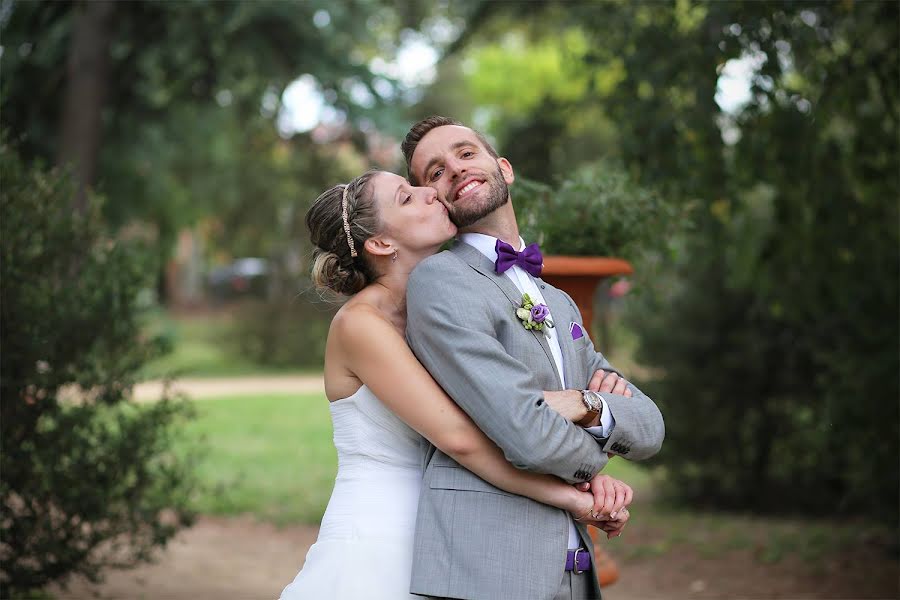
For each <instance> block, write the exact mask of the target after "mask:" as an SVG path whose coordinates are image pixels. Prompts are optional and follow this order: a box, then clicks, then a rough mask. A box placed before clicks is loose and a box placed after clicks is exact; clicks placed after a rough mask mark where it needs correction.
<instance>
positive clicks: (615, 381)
mask: <svg viewBox="0 0 900 600" xmlns="http://www.w3.org/2000/svg"><path fill="white" fill-rule="evenodd" d="M588 389H589V390H591V391H592V392H609V393H610V394H618V395H619V396H625V397H626V398H631V396H632V392H631V389H629V387H628V381H627V380H626V379H625V378H624V377H619V376H618V375H617V374H616V373H613V372H612V371H604V370H603V369H597V370H596V371H595V372H594V376H593V377H591V381H590V383H588Z"/></svg>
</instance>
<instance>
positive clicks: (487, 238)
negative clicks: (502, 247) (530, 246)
mask: <svg viewBox="0 0 900 600" xmlns="http://www.w3.org/2000/svg"><path fill="white" fill-rule="evenodd" d="M459 241H461V242H465V243H466V244H468V245H470V246H472V247H473V248H475V249H476V250H478V251H479V252H481V253H482V254H484V255H485V256H486V257H487V259H488V260H489V261H491V262H497V238H495V237H494V236H492V235H485V234H483V233H472V232H469V233H463V234H460V236H459ZM524 247H525V240H523V239H522V236H519V247H518V248H515V250H516V251H517V252H520V251H521V250H522V248H524Z"/></svg>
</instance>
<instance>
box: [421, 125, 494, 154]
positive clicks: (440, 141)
mask: <svg viewBox="0 0 900 600" xmlns="http://www.w3.org/2000/svg"><path fill="white" fill-rule="evenodd" d="M460 142H472V143H474V144H478V136H476V135H475V132H474V131H472V130H471V129H469V128H468V127H464V126H462V125H441V126H440V127H435V128H434V129H432V130H431V131H429V132H428V133H426V134H425V135H424V136H423V137H422V139H421V140H420V141H419V143H418V145H417V146H416V150H415V152H413V156H412V161H411V162H414V163H415V162H418V161H419V160H422V159H424V160H428V159H429V158H432V156H430V155H433V154H435V153H440V152H446V151H447V150H450V149H452V148H453V147H454V146H456V145H457V144H458V143H460ZM426 155H429V156H426Z"/></svg>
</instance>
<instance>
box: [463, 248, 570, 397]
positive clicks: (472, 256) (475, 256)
mask: <svg viewBox="0 0 900 600" xmlns="http://www.w3.org/2000/svg"><path fill="white" fill-rule="evenodd" d="M450 252H453V253H454V254H456V255H457V256H459V257H460V258H462V259H463V260H464V261H465V262H466V263H468V265H469V266H470V267H472V268H473V269H475V270H476V271H478V272H479V273H481V274H482V275H484V276H485V277H487V278H488V279H490V280H491V281H493V282H494V283H495V284H496V285H497V287H499V288H500V289H501V290H502V291H503V293H504V294H505V295H506V297H507V298H508V299H509V303H510V305H511V309H510V314H511V315H512V316H513V318H515V312H514V311H515V309H516V308H519V307H521V306H522V292H520V291H519V288H517V287H516V284H514V283H513V282H512V280H511V279H510V278H509V277H507V276H506V275H501V274H498V273H497V271H496V270H495V269H494V264H493V263H492V262H491V261H490V260H488V258H487V257H486V256H485V255H484V254H482V253H481V252H479V251H478V250H476V249H475V248H473V247H472V246H470V245H469V244H467V243H465V242H460V241H459V240H457V241H456V242H454V244H453V246H451V248H450ZM545 299H546V298H545ZM548 306H550V305H549V304H548ZM550 312H551V314H553V307H552V306H550ZM530 333H531V335H533V336H534V339H535V340H536V341H537V343H538V344H540V345H541V348H543V349H544V354H546V355H547V360H549V361H550V366H551V368H552V369H553V372H554V373H555V374H556V380H557V382H558V383H559V385H560V387H562V377H560V374H559V371H557V370H556V361H555V360H553V353H552V352H550V343H549V342H548V341H547V336H546V335H544V333H543V332H541V331H534V330H531V331H530ZM563 357H565V354H563ZM564 360H565V358H564Z"/></svg>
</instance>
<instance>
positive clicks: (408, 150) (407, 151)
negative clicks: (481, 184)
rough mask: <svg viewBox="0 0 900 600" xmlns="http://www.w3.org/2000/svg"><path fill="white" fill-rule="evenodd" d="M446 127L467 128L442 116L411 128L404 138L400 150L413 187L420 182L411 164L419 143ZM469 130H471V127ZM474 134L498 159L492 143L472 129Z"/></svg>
mask: <svg viewBox="0 0 900 600" xmlns="http://www.w3.org/2000/svg"><path fill="white" fill-rule="evenodd" d="M445 125H459V126H460V127H466V126H465V125H463V124H462V123H460V122H459V121H457V120H456V119H451V118H450V117H441V116H437V115H434V116H431V117H428V118H426V119H422V120H421V121H419V122H418V123H416V124H415V125H413V126H412V127H410V128H409V133H407V134H406V138H404V140H403V143H402V144H400V150H402V151H403V158H405V159H406V172H407V174H408V177H409V181H410V182H411V183H412V184H413V185H419V182H418V181H416V176H415V175H413V172H412V168H411V163H412V157H413V154H414V153H415V151H416V147H417V146H418V145H419V142H421V141H422V138H423V137H425V136H426V135H427V134H428V132H429V131H431V130H432V129H434V128H436V127H443V126H445ZM468 129H471V127H469V128H468ZM472 132H473V133H474V134H475V136H476V137H477V138H478V141H479V142H481V144H482V145H483V146H484V148H485V150H487V151H488V154H490V155H491V156H493V157H494V158H498V157H499V156H500V155H499V154H497V151H496V150H494V147H493V146H491V143H490V142H488V141H487V138H485V137H484V136H483V135H482V134H481V133H480V132H478V131H475V130H474V129H472Z"/></svg>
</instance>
